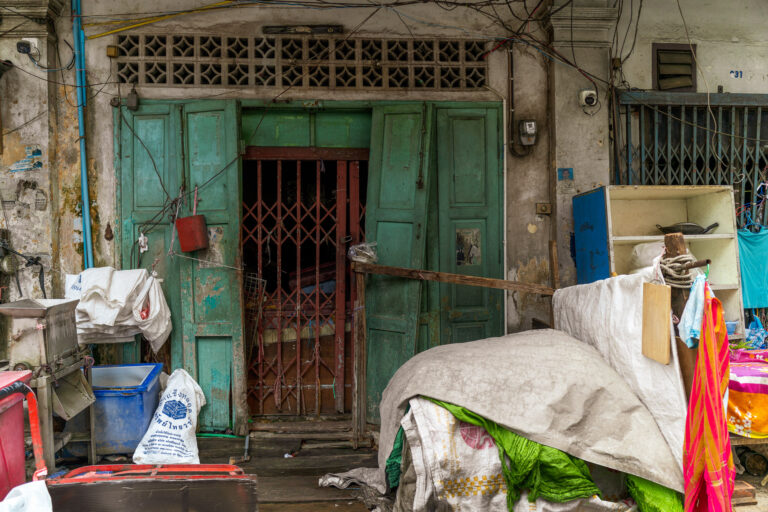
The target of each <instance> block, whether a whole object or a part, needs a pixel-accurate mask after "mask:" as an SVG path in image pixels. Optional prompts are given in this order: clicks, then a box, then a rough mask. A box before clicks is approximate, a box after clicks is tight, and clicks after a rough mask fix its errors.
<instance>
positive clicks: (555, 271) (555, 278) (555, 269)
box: [549, 240, 560, 290]
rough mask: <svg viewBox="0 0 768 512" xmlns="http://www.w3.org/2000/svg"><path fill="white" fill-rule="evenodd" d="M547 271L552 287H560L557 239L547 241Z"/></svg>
mask: <svg viewBox="0 0 768 512" xmlns="http://www.w3.org/2000/svg"><path fill="white" fill-rule="evenodd" d="M549 271H550V274H551V276H552V288H554V289H555V290H557V289H558V288H560V263H559V261H558V259H557V240H550V241H549Z"/></svg>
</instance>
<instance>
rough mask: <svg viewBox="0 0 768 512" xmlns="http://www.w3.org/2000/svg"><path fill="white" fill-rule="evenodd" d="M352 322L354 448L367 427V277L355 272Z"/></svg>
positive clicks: (362, 437) (361, 441)
mask: <svg viewBox="0 0 768 512" xmlns="http://www.w3.org/2000/svg"><path fill="white" fill-rule="evenodd" d="M353 311H354V312H353V316H352V318H353V320H352V329H353V334H352V343H353V346H354V350H353V355H354V361H353V369H352V446H353V447H354V448H355V449H357V447H358V446H359V445H361V444H363V441H364V439H365V427H366V423H367V421H366V411H367V409H366V407H367V404H366V393H367V391H366V387H365V383H366V380H365V379H366V357H367V356H366V324H365V276H364V275H363V274H361V273H360V272H355V304H354V310H353Z"/></svg>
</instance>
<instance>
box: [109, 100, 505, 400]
mask: <svg viewBox="0 0 768 512" xmlns="http://www.w3.org/2000/svg"><path fill="white" fill-rule="evenodd" d="M204 101H210V100H206V99H177V100H164V99H146V100H142V105H170V106H173V105H178V106H179V107H178V108H181V107H182V106H183V105H186V104H195V103H198V102H204ZM221 101H236V103H237V114H238V115H237V118H238V121H237V124H238V126H237V130H238V132H240V131H241V128H242V122H241V121H240V118H241V117H242V112H243V111H244V110H247V109H248V110H250V109H267V108H274V103H273V102H272V101H271V100H269V99H241V100H239V101H238V100H221ZM425 102H426V103H430V104H433V105H435V107H436V108H452V107H453V108H468V107H472V108H496V109H499V110H500V112H503V108H502V103H501V102H499V101H486V100H484V101H467V100H463V101H441V100H437V99H436V100H422V101H391V100H387V101H346V100H332V101H324V100H316V101H305V100H299V101H289V102H286V103H281V104H280V109H281V110H294V109H295V110H307V109H324V110H345V109H354V110H362V109H372V108H373V106H386V105H404V104H409V103H410V104H423V103H425ZM502 117H503V116H501V117H500V119H501V118H502ZM113 127H114V129H113V148H114V151H113V161H114V167H115V196H114V197H115V203H114V204H115V206H114V217H115V226H122V222H123V220H124V219H122V201H123V197H122V196H123V191H122V187H121V183H122V177H123V169H122V157H123V154H122V150H121V133H122V129H123V127H122V123H121V118H120V114H119V111H118V109H115V114H114V117H113ZM499 129H500V135H501V136H502V139H503V130H502V128H501V127H500V128H499ZM240 135H241V139H242V135H243V134H242V133H240ZM245 144H247V141H243V145H244V146H245ZM502 147H504V146H503V144H502ZM293 149H294V150H295V149H298V148H293ZM309 149H311V150H312V151H318V150H317V149H316V148H309ZM366 151H367V150H366ZM248 154H249V153H248V149H245V154H244V155H243V157H244V158H245V157H247V155H248ZM316 154H320V153H316ZM314 158H315V157H313V159H314ZM501 159H502V163H501V168H502V172H503V174H504V178H505V179H504V180H503V183H502V187H500V190H499V195H500V200H501V202H500V203H499V204H500V205H501V208H500V213H501V216H502V223H501V229H502V233H501V238H500V240H501V243H502V246H503V250H504V252H505V255H506V232H505V226H506V222H505V220H506V203H505V202H504V198H505V197H506V194H505V185H506V161H505V159H504V157H503V153H502V156H501ZM237 195H238V201H233V205H235V206H234V207H237V208H238V214H239V207H240V204H241V203H242V188H241V187H240V188H239V189H238V191H237ZM114 247H115V260H116V262H118V263H119V264H120V266H121V267H122V261H123V259H124V255H123V252H124V251H125V250H130V248H129V247H125V245H124V244H123V243H122V234H121V236H116V237H115V241H114ZM503 264H504V265H503V266H504V268H505V272H506V266H507V262H506V257H504V261H503ZM240 288H241V293H242V283H241V286H240ZM241 299H242V297H241ZM505 300H506V297H505ZM241 304H242V300H241ZM241 318H242V317H241ZM502 318H503V321H504V325H505V326H506V307H505V308H504V314H503V315H502ZM172 352H173V347H172ZM128 357H129V356H128V355H127V354H126V355H125V356H124V358H126V359H127V358H128ZM233 357H234V354H233ZM173 359H175V358H173ZM180 363H181V362H180V361H176V360H174V361H172V364H173V366H174V368H172V369H175V368H181V367H183V365H182V364H180ZM233 368H234V369H235V372H234V373H233V376H232V378H233V382H234V381H239V382H241V383H243V387H242V389H245V386H247V378H248V374H247V371H240V368H241V366H240V365H235V366H234V367H233ZM233 393H234V391H233ZM232 398H233V401H237V400H238V397H234V396H233V397H232Z"/></svg>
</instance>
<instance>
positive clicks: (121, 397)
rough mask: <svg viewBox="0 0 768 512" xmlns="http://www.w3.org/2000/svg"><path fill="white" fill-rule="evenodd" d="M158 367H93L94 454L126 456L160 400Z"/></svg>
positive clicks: (133, 365)
mask: <svg viewBox="0 0 768 512" xmlns="http://www.w3.org/2000/svg"><path fill="white" fill-rule="evenodd" d="M162 368H163V365H162V364H154V363H153V364H120V365H106V366H94V367H93V370H92V371H93V374H92V378H93V394H94V395H96V403H95V404H94V408H95V413H96V422H95V423H96V425H95V434H94V435H95V438H96V453H98V454H100V455H108V454H120V453H130V454H132V453H133V452H134V450H135V449H136V447H137V446H138V444H139V442H140V441H141V438H142V437H144V433H145V432H146V431H147V428H148V427H149V422H150V421H152V415H153V414H154V413H155V409H157V403H158V401H159V399H160V396H159V393H160V379H159V377H160V372H161V371H162Z"/></svg>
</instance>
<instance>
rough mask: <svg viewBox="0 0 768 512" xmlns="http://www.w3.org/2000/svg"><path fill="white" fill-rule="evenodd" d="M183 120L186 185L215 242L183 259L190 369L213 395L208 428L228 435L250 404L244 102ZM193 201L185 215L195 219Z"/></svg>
mask: <svg viewBox="0 0 768 512" xmlns="http://www.w3.org/2000/svg"><path fill="white" fill-rule="evenodd" d="M182 122H183V134H184V139H183V146H184V163H185V169H184V180H185V183H186V184H187V190H188V191H190V192H191V191H193V190H194V189H195V186H200V187H201V188H200V189H199V192H198V198H199V203H198V205H197V213H198V214H202V215H205V220H206V224H207V227H208V243H209V247H208V248H207V249H204V250H200V251H196V252H194V253H191V254H186V255H185V256H188V257H192V258H195V259H189V258H181V261H180V268H181V304H182V308H181V314H182V323H183V329H182V330H183V350H182V351H183V355H182V358H183V367H184V368H185V369H186V370H187V372H189V373H190V375H192V376H193V377H194V378H195V379H196V380H197V381H198V383H199V384H200V386H201V387H202V388H203V392H204V393H205V395H206V399H208V398H210V400H208V403H207V404H206V406H205V407H203V409H202V411H201V416H200V428H201V429H203V430H208V431H211V430H224V429H227V428H229V427H231V426H232V424H233V419H234V422H235V423H236V427H237V429H238V430H239V431H242V430H243V429H244V428H245V422H246V420H247V406H246V404H245V379H244V375H245V366H244V351H243V333H242V309H241V297H240V294H241V292H240V290H241V282H240V281H241V277H240V275H239V273H238V272H237V271H236V270H234V268H231V267H238V266H239V260H240V255H239V240H240V238H239V230H240V217H239V205H240V202H241V199H240V163H239V159H238V158H237V154H238V145H239V143H238V127H239V123H238V115H237V105H236V103H235V102H233V101H199V102H194V103H189V104H186V105H184V106H183V110H182ZM189 198H190V201H188V202H187V204H186V206H185V207H184V209H183V211H182V214H181V215H182V216H183V215H190V214H191V210H192V206H193V205H192V201H191V199H192V196H191V195H190V196H189ZM233 205H234V207H233ZM176 250H177V251H178V250H179V249H178V245H176ZM230 390H231V391H232V396H233V403H232V407H230ZM232 409H234V411H233V410H232ZM232 413H234V416H235V417H234V418H233V417H232V416H233V414H232Z"/></svg>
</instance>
